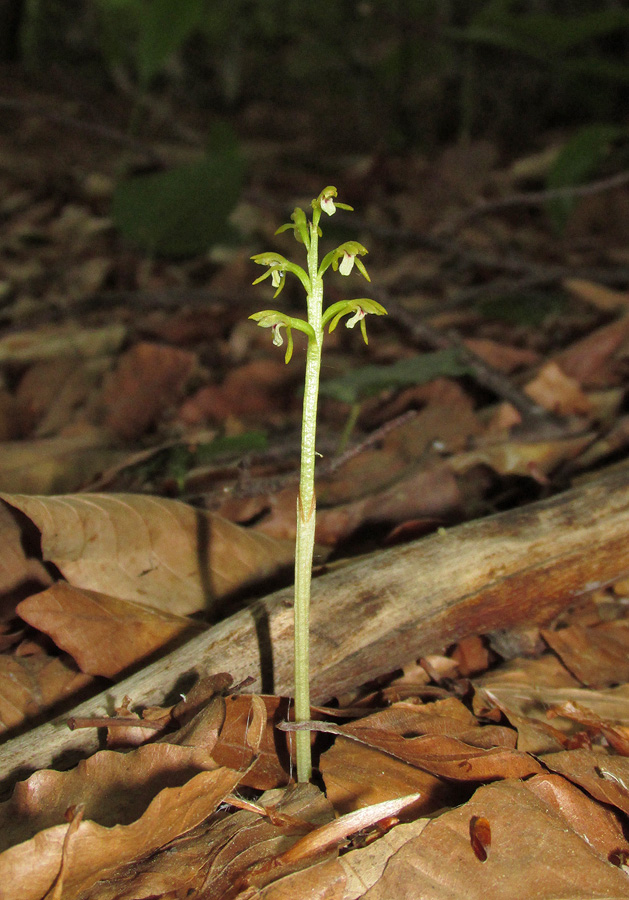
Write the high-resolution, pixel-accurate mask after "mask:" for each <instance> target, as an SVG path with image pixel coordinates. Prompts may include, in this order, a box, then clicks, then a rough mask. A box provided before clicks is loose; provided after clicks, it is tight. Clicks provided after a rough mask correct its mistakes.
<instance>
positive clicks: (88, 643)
mask: <svg viewBox="0 0 629 900" xmlns="http://www.w3.org/2000/svg"><path fill="white" fill-rule="evenodd" d="M17 612H18V615H20V616H21V617H22V619H24V620H25V621H26V622H28V623H29V625H32V626H33V628H37V629H39V630H40V631H43V632H45V633H46V634H48V635H49V636H50V637H51V638H52V639H53V641H54V642H55V644H56V645H57V646H58V647H61V649H62V650H65V651H66V652H67V653H69V654H70V656H72V658H73V659H74V660H76V662H77V664H78V666H79V668H80V669H81V670H82V671H83V672H86V673H87V674H89V675H104V676H106V677H107V678H114V677H115V676H116V675H118V674H119V673H120V672H122V671H123V670H124V669H127V668H128V667H129V666H132V665H134V664H136V663H138V662H139V661H140V660H142V659H143V658H145V657H147V656H149V655H150V654H151V653H153V652H155V651H156V650H159V649H160V648H161V647H165V646H166V645H167V644H168V645H170V646H171V647H172V644H173V642H174V641H175V639H176V638H178V639H179V640H180V641H181V640H185V639H186V638H188V637H192V636H193V635H194V634H198V633H199V632H200V631H203V629H204V626H203V625H201V624H200V623H198V622H195V621H194V620H193V619H188V618H185V617H184V616H176V615H173V614H172V613H168V612H164V611H163V610H157V609H151V608H150V607H149V606H146V605H144V604H139V603H132V602H130V601H128V600H120V599H119V598H117V597H110V596H108V595H107V594H99V593H98V592H96V591H86V590H79V589H78V588H75V587H72V586H71V585H69V584H66V583H65V582H63V581H59V582H57V583H56V584H53V585H52V586H51V587H49V588H48V589H47V590H45V591H42V592H41V593H39V594H33V596H31V597H28V598H27V599H26V600H22V602H21V603H19V604H18V607H17Z"/></svg>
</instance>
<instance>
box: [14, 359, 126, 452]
mask: <svg viewBox="0 0 629 900" xmlns="http://www.w3.org/2000/svg"><path fill="white" fill-rule="evenodd" d="M109 364H110V363H109V359H108V358H107V357H97V358H96V359H89V360H82V359H78V360H77V359H76V357H71V356H68V357H65V358H60V359H59V358H57V359H52V360H42V361H41V362H38V363H35V364H34V365H32V366H30V368H29V369H28V370H27V372H26V373H25V375H24V377H23V378H22V379H21V381H20V383H19V385H18V388H17V392H16V402H17V404H18V409H19V415H20V426H21V435H22V437H24V436H25V435H31V434H34V436H36V437H48V436H50V437H54V436H55V435H58V434H60V433H61V432H62V431H63V430H64V429H66V428H67V427H68V426H69V425H70V424H71V423H73V422H74V420H75V419H76V418H77V411H78V416H79V417H83V418H84V417H85V406H86V403H87V402H88V401H89V399H90V397H91V396H93V395H96V393H97V392H98V393H99V392H100V389H101V386H102V380H103V375H104V373H105V371H106V370H107V369H108V368H109ZM94 424H97V423H96V422H94Z"/></svg>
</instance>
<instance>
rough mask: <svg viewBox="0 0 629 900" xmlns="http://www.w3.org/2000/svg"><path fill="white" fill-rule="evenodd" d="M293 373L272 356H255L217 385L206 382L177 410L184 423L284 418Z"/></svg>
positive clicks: (288, 403)
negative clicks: (255, 357) (278, 416)
mask: <svg viewBox="0 0 629 900" xmlns="http://www.w3.org/2000/svg"><path fill="white" fill-rule="evenodd" d="M295 387H296V376H295V373H294V370H292V369H290V368H287V367H286V366H285V365H284V363H283V362H280V361H278V360H275V359H256V360H252V361H251V362H249V363H246V364H245V365H242V366H239V367H238V368H236V369H232V370H230V371H229V372H228V373H227V375H226V376H225V380H224V381H223V383H222V384H220V385H207V386H205V387H202V388H201V389H200V390H199V391H197V393H196V394H195V395H194V396H193V397H191V398H190V399H189V400H187V401H186V402H185V403H184V404H183V405H182V407H181V409H180V411H179V416H180V418H181V419H182V420H183V421H184V422H186V423H187V424H188V425H195V424H199V423H200V422H207V421H211V422H224V421H225V420H226V419H229V418H236V419H240V418H247V419H252V418H253V420H256V419H260V418H261V417H262V416H264V417H266V418H267V419H268V417H269V416H277V414H278V413H282V416H283V417H284V416H285V414H286V412H287V411H288V410H289V409H290V406H291V398H292V397H293V398H294V401H295V403H296V404H297V402H298V397H297V395H296V394H295V392H294V388H295Z"/></svg>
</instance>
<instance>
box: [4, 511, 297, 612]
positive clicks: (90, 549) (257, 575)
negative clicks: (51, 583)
mask: <svg viewBox="0 0 629 900" xmlns="http://www.w3.org/2000/svg"><path fill="white" fill-rule="evenodd" d="M0 497H1V499H3V500H4V501H5V502H6V503H8V504H10V505H11V506H13V507H15V508H17V509H19V510H21V511H22V512H23V513H24V514H25V515H26V516H28V518H30V519H31V520H32V521H33V522H34V524H35V525H36V526H37V528H38V529H39V530H40V531H41V543H42V554H43V557H44V559H45V560H46V561H48V562H53V563H54V564H55V565H56V566H57V567H58V568H59V569H60V571H61V572H62V573H63V575H64V576H65V577H66V579H67V580H68V581H69V582H70V583H71V584H73V585H74V586H75V587H79V588H84V589H87V590H95V591H99V592H102V593H106V594H110V595H112V596H114V597H120V598H122V599H124V600H132V601H135V602H137V603H145V604H147V605H149V606H153V607H155V608H157V609H162V610H166V611H168V612H171V613H175V614H177V615H188V614H190V613H193V612H198V611H200V610H208V609H211V608H212V606H213V605H214V604H215V603H216V601H217V600H218V599H220V598H222V597H225V596H226V595H227V594H229V593H231V592H233V591H235V590H237V589H240V588H243V587H244V586H245V585H247V584H249V583H253V582H255V581H260V580H262V579H264V578H265V577H268V576H270V575H272V574H274V573H276V572H277V571H278V570H279V569H280V568H281V567H283V566H286V565H287V564H288V563H290V562H291V561H292V558H293V552H294V548H293V545H292V543H290V542H284V541H278V540H275V539H273V538H270V537H268V536H266V535H263V534H257V533H253V532H251V531H248V530H247V529H245V528H241V527H240V526H238V525H234V524H233V523H231V522H228V521H227V520H226V519H223V518H221V517H220V516H216V515H213V514H212V513H208V512H205V511H204V510H197V509H194V508H193V507H191V506H188V505H186V504H185V503H180V502H179V501H176V500H164V499H161V498H158V497H150V496H144V495H135V494H68V495H65V496H57V497H36V496H27V495H22V494H20V495H18V494H2V495H0Z"/></svg>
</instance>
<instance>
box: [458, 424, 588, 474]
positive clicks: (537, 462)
mask: <svg viewBox="0 0 629 900" xmlns="http://www.w3.org/2000/svg"><path fill="white" fill-rule="evenodd" d="M592 437H593V435H591V434H584V435H579V436H577V437H568V438H555V439H553V440H547V441H515V440H508V441H501V442H500V443H495V444H490V443H488V444H486V445H485V446H482V447H479V448H478V449H477V450H470V451H469V452H468V453H458V454H456V456H453V457H451V458H450V459H449V460H448V465H449V467H450V468H451V469H452V470H453V472H455V473H463V472H467V471H468V470H469V469H471V468H472V467H473V466H488V467H489V468H490V469H493V470H494V471H495V472H498V474H500V475H527V476H529V477H539V476H540V475H542V476H544V475H548V474H550V473H551V472H552V471H553V470H554V469H556V468H557V466H558V465H560V463H563V462H566V461H569V460H573V459H574V458H575V457H576V456H578V455H579V453H580V452H581V451H582V450H583V449H584V448H585V447H587V446H588V445H589V444H591V443H592Z"/></svg>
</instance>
